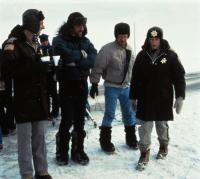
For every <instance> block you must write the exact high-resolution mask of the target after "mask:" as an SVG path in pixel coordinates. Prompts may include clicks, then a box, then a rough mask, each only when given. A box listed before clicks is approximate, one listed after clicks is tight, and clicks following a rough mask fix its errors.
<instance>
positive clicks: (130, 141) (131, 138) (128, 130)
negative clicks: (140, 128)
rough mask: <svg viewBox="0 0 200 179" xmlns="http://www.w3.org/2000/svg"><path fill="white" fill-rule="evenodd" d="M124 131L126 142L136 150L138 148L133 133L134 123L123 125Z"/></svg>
mask: <svg viewBox="0 0 200 179" xmlns="http://www.w3.org/2000/svg"><path fill="white" fill-rule="evenodd" d="M125 132H126V144H127V145H128V146H129V147H130V148H132V149H135V150H137V149H138V141H137V137H136V135H135V125H134V126H125Z"/></svg>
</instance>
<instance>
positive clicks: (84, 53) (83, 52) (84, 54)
mask: <svg viewBox="0 0 200 179" xmlns="http://www.w3.org/2000/svg"><path fill="white" fill-rule="evenodd" d="M81 54H82V57H83V58H84V59H86V58H87V57H88V54H87V52H86V51H85V50H81Z"/></svg>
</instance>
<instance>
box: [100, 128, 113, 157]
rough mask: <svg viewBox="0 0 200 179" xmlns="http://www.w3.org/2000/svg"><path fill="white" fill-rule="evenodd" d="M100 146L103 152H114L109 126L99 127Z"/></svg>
mask: <svg viewBox="0 0 200 179" xmlns="http://www.w3.org/2000/svg"><path fill="white" fill-rule="evenodd" d="M100 130H101V131H100V138H99V142H100V146H101V148H102V150H103V151H105V152H111V153H112V152H114V151H115V146H114V144H113V143H112V142H111V132H112V130H111V127H100Z"/></svg>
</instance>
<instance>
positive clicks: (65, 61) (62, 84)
mask: <svg viewBox="0 0 200 179" xmlns="http://www.w3.org/2000/svg"><path fill="white" fill-rule="evenodd" d="M86 22H87V18H86V17H84V16H83V15H82V14H81V13H80V12H73V13H71V14H70V15H69V16H68V19H67V22H65V23H64V24H63V25H62V26H61V27H60V29H59V31H58V35H57V36H56V37H54V39H53V42H52V45H53V52H54V54H55V55H59V56H60V57H61V60H60V63H59V67H58V68H59V69H58V81H59V95H60V103H61V116H62V118H61V123H60V127H59V131H58V133H57V135H56V146H57V147H56V161H57V164H58V165H67V164H68V161H69V154H68V151H69V142H70V138H71V136H72V148H71V158H72V160H73V161H75V162H76V163H79V164H81V165H86V164H88V163H89V157H88V156H87V154H86V152H85V151H84V138H85V137H86V132H85V130H84V117H85V109H86V103H87V97H88V83H87V78H88V76H89V74H90V70H91V68H92V67H93V65H94V61H95V58H96V54H97V51H96V49H95V47H94V45H93V44H92V43H91V42H90V40H89V39H88V38H87V37H86V34H87V26H86ZM72 126H73V131H72V133H71V132H70V129H71V127H72Z"/></svg>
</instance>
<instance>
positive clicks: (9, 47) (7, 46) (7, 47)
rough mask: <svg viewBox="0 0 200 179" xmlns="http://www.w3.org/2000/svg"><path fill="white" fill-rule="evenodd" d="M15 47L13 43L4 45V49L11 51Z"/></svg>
mask: <svg viewBox="0 0 200 179" xmlns="http://www.w3.org/2000/svg"><path fill="white" fill-rule="evenodd" d="M14 49H15V45H14V44H6V45H5V47H4V49H3V50H4V51H13V50H14Z"/></svg>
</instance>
